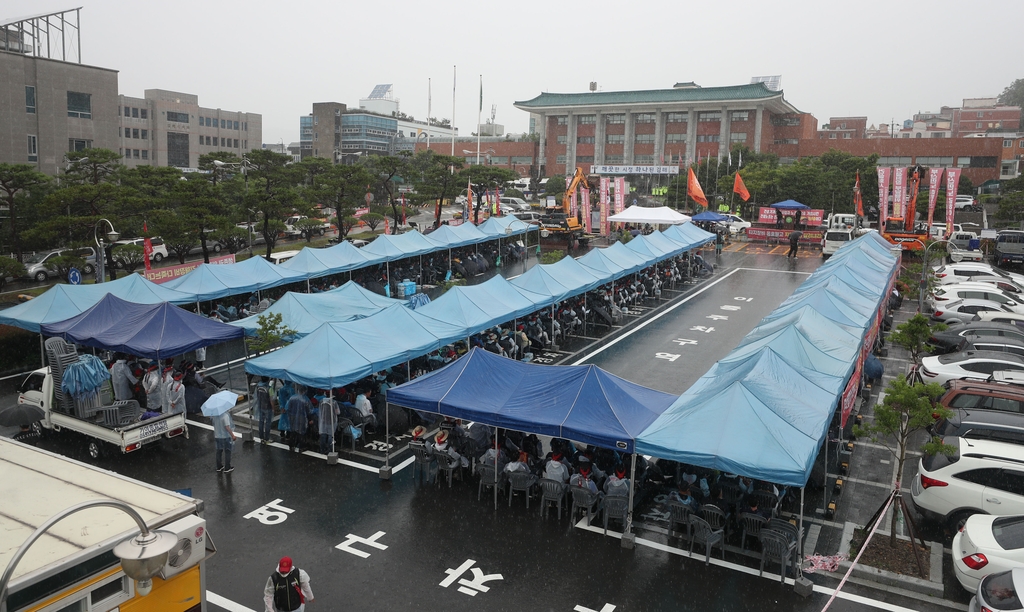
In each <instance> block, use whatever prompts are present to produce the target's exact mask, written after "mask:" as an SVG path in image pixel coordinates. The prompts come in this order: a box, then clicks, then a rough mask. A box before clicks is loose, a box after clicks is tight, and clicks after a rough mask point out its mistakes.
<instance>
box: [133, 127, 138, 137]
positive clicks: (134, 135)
mask: <svg viewBox="0 0 1024 612" xmlns="http://www.w3.org/2000/svg"><path fill="white" fill-rule="evenodd" d="M138 137H139V128H132V138H138Z"/></svg>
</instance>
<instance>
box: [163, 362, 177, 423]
mask: <svg viewBox="0 0 1024 612" xmlns="http://www.w3.org/2000/svg"><path fill="white" fill-rule="evenodd" d="M173 382H174V366H167V367H165V368H164V369H163V370H162V374H161V376H160V405H161V406H162V407H163V413H164V414H170V413H171V397H170V394H169V393H168V389H169V387H170V386H171V383H173Z"/></svg>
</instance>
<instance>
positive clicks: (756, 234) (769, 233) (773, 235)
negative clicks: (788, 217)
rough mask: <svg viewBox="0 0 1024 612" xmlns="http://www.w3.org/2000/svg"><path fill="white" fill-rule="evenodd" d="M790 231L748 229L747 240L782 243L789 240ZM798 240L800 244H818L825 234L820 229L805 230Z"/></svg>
mask: <svg viewBox="0 0 1024 612" xmlns="http://www.w3.org/2000/svg"><path fill="white" fill-rule="evenodd" d="M792 231H793V230H791V229H775V228H774V227H748V228H747V238H749V239H750V240H775V241H778V242H784V241H786V240H789V233H790V232H792ZM803 234H804V235H803V236H802V237H801V238H800V242H801V243H802V244H820V243H821V239H822V238H823V237H824V236H825V232H824V231H823V230H820V229H813V230H806V231H804V233H803Z"/></svg>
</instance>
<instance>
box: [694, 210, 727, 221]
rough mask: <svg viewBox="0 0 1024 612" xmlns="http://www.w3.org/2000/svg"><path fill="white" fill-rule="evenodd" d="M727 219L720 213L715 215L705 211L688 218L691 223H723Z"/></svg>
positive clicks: (711, 211)
mask: <svg viewBox="0 0 1024 612" xmlns="http://www.w3.org/2000/svg"><path fill="white" fill-rule="evenodd" d="M728 218H729V217H726V216H725V215H723V214H721V213H716V212H715V211H713V210H705V211H704V212H702V213H697V214H696V215H694V216H692V217H690V220H691V221H725V220H726V219H728Z"/></svg>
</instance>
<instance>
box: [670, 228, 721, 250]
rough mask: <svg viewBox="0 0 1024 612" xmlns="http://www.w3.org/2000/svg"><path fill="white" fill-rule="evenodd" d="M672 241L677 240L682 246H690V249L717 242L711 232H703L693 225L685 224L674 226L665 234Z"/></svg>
mask: <svg viewBox="0 0 1024 612" xmlns="http://www.w3.org/2000/svg"><path fill="white" fill-rule="evenodd" d="M663 233H664V234H665V235H666V236H668V237H669V238H670V239H672V240H675V241H676V242H678V243H680V244H689V245H691V247H690V248H693V247H698V246H700V245H702V244H707V243H708V242H712V241H714V240H715V235H714V234H712V233H711V232H708V231H705V230H702V229H701V228H699V227H697V226H696V225H694V224H693V223H683V224H682V225H673V226H672V227H669V228H668V229H666V230H665V231H664V232H663Z"/></svg>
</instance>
